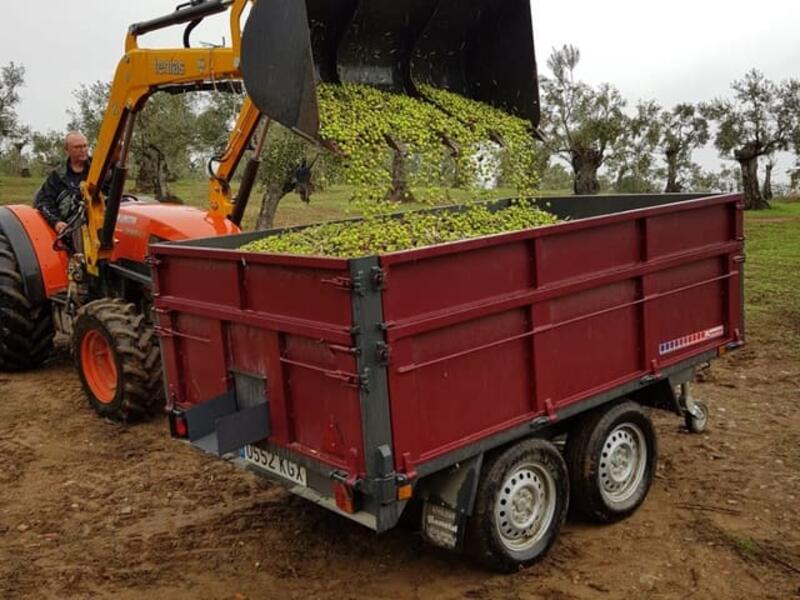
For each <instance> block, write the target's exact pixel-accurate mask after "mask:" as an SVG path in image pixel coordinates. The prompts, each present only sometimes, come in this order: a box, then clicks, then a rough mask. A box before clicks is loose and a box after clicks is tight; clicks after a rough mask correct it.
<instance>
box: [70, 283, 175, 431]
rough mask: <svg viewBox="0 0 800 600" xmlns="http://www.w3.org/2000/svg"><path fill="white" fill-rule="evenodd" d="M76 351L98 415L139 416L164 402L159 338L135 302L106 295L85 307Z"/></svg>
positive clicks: (121, 418)
mask: <svg viewBox="0 0 800 600" xmlns="http://www.w3.org/2000/svg"><path fill="white" fill-rule="evenodd" d="M73 353H74V356H75V363H76V367H77V369H78V373H79V374H80V378H81V383H82V384H83V389H84V391H85V392H86V396H87V397H88V399H89V404H90V405H91V407H92V408H93V409H94V410H95V411H96V412H97V413H98V414H99V415H100V416H103V417H108V418H109V419H112V420H114V421H130V420H136V419H141V418H143V417H146V416H148V415H149V414H151V413H152V412H154V410H155V409H157V408H158V407H160V406H161V405H162V404H163V396H164V393H163V388H162V385H161V355H160V351H159V347H158V343H157V339H156V336H155V333H154V331H153V327H152V326H151V325H150V324H149V323H148V322H147V319H146V317H145V315H143V314H141V313H139V312H138V311H137V309H136V307H135V306H134V305H133V304H126V303H125V302H123V301H121V300H118V299H110V298H107V299H102V300H96V301H95V302H90V303H89V304H87V305H86V306H83V307H82V308H81V309H80V311H79V312H78V317H77V319H76V322H75V334H74V336H73Z"/></svg>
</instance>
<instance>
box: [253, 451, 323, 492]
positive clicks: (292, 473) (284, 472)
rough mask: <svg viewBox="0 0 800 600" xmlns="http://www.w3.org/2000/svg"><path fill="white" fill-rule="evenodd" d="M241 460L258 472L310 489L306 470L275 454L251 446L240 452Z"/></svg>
mask: <svg viewBox="0 0 800 600" xmlns="http://www.w3.org/2000/svg"><path fill="white" fill-rule="evenodd" d="M239 458H241V459H243V460H244V461H245V462H246V463H247V464H249V465H252V466H253V467H255V468H256V469H257V470H260V471H267V472H268V473H270V474H272V475H277V476H278V477H280V478H281V479H288V480H289V481H291V482H292V483H296V484H298V485H302V486H303V487H308V476H307V474H306V468H305V467H301V466H300V465H298V464H297V463H296V462H293V461H291V460H289V459H287V458H284V457H283V456H280V455H278V454H275V453H274V452H269V451H267V450H264V449H263V448H259V447H258V446H252V445H249V446H245V447H244V448H242V449H241V450H239Z"/></svg>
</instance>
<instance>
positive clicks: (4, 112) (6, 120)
mask: <svg viewBox="0 0 800 600" xmlns="http://www.w3.org/2000/svg"><path fill="white" fill-rule="evenodd" d="M24 83H25V67H23V66H22V65H15V64H14V63H13V62H10V63H8V65H6V66H4V67H2V68H0V146H1V145H2V144H3V143H4V142H5V141H6V140H9V139H11V138H15V137H18V136H17V135H16V134H17V133H18V131H17V130H18V127H19V123H18V119H19V117H18V116H17V105H18V104H19V88H21V87H22V86H23V85H24Z"/></svg>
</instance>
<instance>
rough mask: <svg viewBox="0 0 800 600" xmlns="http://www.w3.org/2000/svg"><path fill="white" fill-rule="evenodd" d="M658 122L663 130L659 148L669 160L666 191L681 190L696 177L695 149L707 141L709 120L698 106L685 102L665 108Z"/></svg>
mask: <svg viewBox="0 0 800 600" xmlns="http://www.w3.org/2000/svg"><path fill="white" fill-rule="evenodd" d="M659 122H660V126H661V130H662V135H661V139H660V140H659V149H660V150H661V153H662V154H663V156H664V162H665V163H666V172H665V176H666V179H667V187H666V191H667V192H680V191H682V190H683V189H684V188H685V187H686V186H687V185H692V184H691V183H690V182H691V181H692V179H696V174H697V173H696V170H695V169H694V163H692V151H693V150H694V149H696V148H700V147H701V146H704V145H705V144H706V143H708V139H709V131H708V120H707V119H706V118H705V117H704V116H703V115H702V114H701V112H700V109H699V107H697V106H695V105H693V104H687V103H683V104H678V105H677V106H675V107H674V108H673V109H672V110H669V111H666V110H665V111H663V112H662V113H661V115H660V117H659ZM693 189H706V188H696V187H693Z"/></svg>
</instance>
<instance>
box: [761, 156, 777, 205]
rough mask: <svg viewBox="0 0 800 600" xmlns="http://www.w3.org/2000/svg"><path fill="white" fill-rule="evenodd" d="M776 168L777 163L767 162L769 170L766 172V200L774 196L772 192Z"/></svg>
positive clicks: (764, 193)
mask: <svg viewBox="0 0 800 600" xmlns="http://www.w3.org/2000/svg"><path fill="white" fill-rule="evenodd" d="M774 168H775V163H774V162H772V161H769V162H768V163H767V170H766V172H765V173H764V191H763V196H764V200H765V201H767V202H769V201H770V200H772V198H773V194H772V170H773V169H774Z"/></svg>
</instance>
